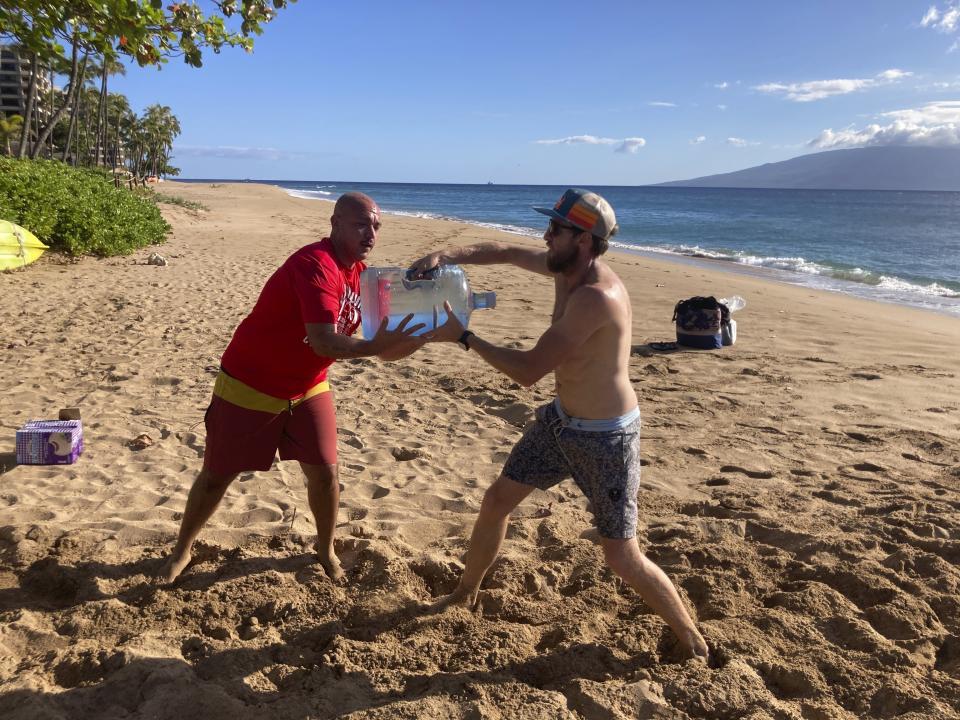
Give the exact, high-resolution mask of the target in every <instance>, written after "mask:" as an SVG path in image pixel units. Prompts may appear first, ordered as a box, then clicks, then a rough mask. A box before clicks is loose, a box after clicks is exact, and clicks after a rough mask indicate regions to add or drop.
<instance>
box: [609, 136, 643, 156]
mask: <svg viewBox="0 0 960 720" xmlns="http://www.w3.org/2000/svg"><path fill="white" fill-rule="evenodd" d="M646 144H647V141H646V140H644V139H643V138H642V137H632V138H624V139H623V142H621V143H620V145H619V146H618V147H617V150H616V151H617V152H618V153H630V154H634V153H636V152H639V151H640V148H642V147H643V146H644V145H646Z"/></svg>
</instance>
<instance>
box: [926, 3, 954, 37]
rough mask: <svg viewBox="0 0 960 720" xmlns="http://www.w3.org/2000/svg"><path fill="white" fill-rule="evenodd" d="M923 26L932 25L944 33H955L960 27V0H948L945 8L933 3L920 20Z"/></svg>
mask: <svg viewBox="0 0 960 720" xmlns="http://www.w3.org/2000/svg"><path fill="white" fill-rule="evenodd" d="M920 26H921V27H932V28H934V29H936V30H937V31H939V32H942V33H948V34H949V33H953V32H955V31H956V30H957V28H958V27H960V2H957V0H948V1H947V3H946V4H945V5H944V6H943V10H940V9H939V8H937V6H936V5H931V6H930V9H929V10H927V12H926V14H925V15H924V16H923V20H921V21H920Z"/></svg>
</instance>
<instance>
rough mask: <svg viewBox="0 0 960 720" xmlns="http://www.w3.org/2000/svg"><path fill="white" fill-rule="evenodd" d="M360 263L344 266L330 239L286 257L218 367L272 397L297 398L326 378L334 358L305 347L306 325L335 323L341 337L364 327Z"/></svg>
mask: <svg viewBox="0 0 960 720" xmlns="http://www.w3.org/2000/svg"><path fill="white" fill-rule="evenodd" d="M365 268H366V265H365V264H364V263H362V262H359V261H358V262H356V263H354V264H353V266H352V267H346V266H344V265H341V264H340V262H339V261H338V260H337V256H336V255H335V254H334V252H333V245H332V243H331V242H330V238H324V239H323V240H321V241H320V242H315V243H313V244H312V245H307V246H306V247H302V248H300V249H299V250H297V251H296V252H295V253H294V254H293V255H291V256H290V257H289V258H287V261H286V262H285V263H284V264H283V265H281V266H280V267H279V268H278V269H277V271H276V272H275V273H274V274H273V275H272V276H271V277H270V279H269V280H267V284H266V285H264V286H263V290H261V291H260V297H259V298H258V299H257V304H256V305H254V306H253V310H252V311H251V312H250V314H249V315H247V317H246V318H244V320H243V322H241V323H240V325H239V327H237V329H236V331H235V332H234V333H233V339H232V340H231V341H230V344H229V345H228V346H227V349H226V350H225V351H224V353H223V358H221V360H220V364H221V365H222V366H223V369H224V370H225V371H226V372H227V373H228V374H229V375H232V376H233V377H235V378H237V379H238V380H240V382H243V383H246V384H247V385H249V386H250V387H252V388H254V389H255V390H259V391H260V392H262V393H266V394H267V395H272V396H273V397H278V398H285V399H293V398H296V397H299V396H300V395H302V394H303V393H305V392H306V391H307V390H309V389H310V388H311V387H313V386H314V385H316V384H317V383H319V382H321V381H323V380H324V379H326V377H327V368H328V367H329V366H330V364H331V363H332V362H333V358H327V357H320V356H319V355H317V354H316V353H315V352H314V351H313V350H312V349H311V348H310V345H309V344H308V343H307V340H306V335H307V330H306V327H305V325H306V324H307V323H327V324H336V326H337V332H338V333H339V334H341V335H353V333H354V332H356V330H357V327H358V326H359V325H360V273H361V272H362V271H363V270H364V269H365Z"/></svg>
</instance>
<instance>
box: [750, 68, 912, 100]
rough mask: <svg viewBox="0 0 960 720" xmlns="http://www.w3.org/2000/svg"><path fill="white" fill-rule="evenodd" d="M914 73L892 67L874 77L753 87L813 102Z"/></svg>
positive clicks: (893, 80) (892, 81)
mask: <svg viewBox="0 0 960 720" xmlns="http://www.w3.org/2000/svg"><path fill="white" fill-rule="evenodd" d="M912 75H913V73H912V72H908V71H906V70H898V69H897V68H891V69H890V70H884V71H883V72H882V73H880V74H878V75H877V76H876V77H873V78H838V79H834V80H811V81H809V82H802V83H764V84H763V85H755V86H754V88H753V89H754V90H759V91H760V92H763V93H770V94H771V95H783V96H784V97H786V98H787V100H792V101H793V102H811V101H813V100H823V99H824V98H828V97H832V96H834V95H848V94H849V93H853V92H859V91H861V90H867V89H869V88H874V87H878V86H880V85H886V84H889V83H894V82H897V81H899V80H902V79H903V78H907V77H910V76H912Z"/></svg>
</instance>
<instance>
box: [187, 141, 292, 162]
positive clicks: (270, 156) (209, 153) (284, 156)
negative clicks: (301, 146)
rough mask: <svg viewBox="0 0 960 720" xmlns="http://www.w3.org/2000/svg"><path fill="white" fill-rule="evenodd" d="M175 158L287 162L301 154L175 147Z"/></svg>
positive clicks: (260, 149) (228, 147) (262, 149)
mask: <svg viewBox="0 0 960 720" xmlns="http://www.w3.org/2000/svg"><path fill="white" fill-rule="evenodd" d="M174 152H175V153H176V156H177V157H218V158H230V159H239V160H250V159H253V160H289V159H292V158H295V157H299V156H301V155H302V153H291V152H287V151H285V150H278V149H276V148H269V147H240V146H236V145H175V146H174Z"/></svg>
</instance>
